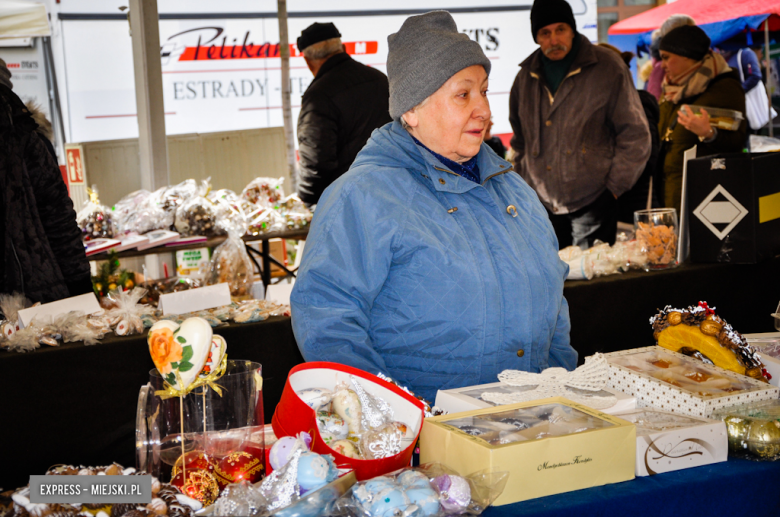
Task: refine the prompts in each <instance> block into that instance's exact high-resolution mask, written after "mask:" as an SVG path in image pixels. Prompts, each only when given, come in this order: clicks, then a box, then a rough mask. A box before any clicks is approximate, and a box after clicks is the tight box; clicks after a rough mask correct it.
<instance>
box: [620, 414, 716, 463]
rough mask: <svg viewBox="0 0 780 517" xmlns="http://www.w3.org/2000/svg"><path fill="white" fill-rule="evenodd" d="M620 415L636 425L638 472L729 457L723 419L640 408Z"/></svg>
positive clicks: (712, 461) (711, 461)
mask: <svg viewBox="0 0 780 517" xmlns="http://www.w3.org/2000/svg"><path fill="white" fill-rule="evenodd" d="M617 416H619V417H621V418H623V419H625V420H628V421H629V422H631V423H633V424H634V425H636V475H637V476H652V475H654V474H663V473H664V472H673V471H675V470H682V469H689V468H693V467H701V466H702V465H709V464H711V463H719V462H721V461H726V460H727V459H728V452H729V443H728V435H727V434H726V424H725V423H723V421H721V420H713V419H710V418H699V417H693V416H688V415H680V414H675V413H669V412H666V411H659V410H657V409H653V408H644V409H638V410H635V411H630V412H627V413H620V414H618V415H617Z"/></svg>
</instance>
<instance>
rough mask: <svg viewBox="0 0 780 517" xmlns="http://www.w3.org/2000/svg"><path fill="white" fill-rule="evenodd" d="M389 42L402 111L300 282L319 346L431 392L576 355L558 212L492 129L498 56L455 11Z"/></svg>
mask: <svg viewBox="0 0 780 517" xmlns="http://www.w3.org/2000/svg"><path fill="white" fill-rule="evenodd" d="M388 43H389V49H390V51H389V55H388V62H387V71H388V79H389V81H390V115H391V117H392V118H393V120H394V121H393V122H391V123H389V124H387V125H385V126H383V127H382V128H380V129H378V130H376V131H374V133H373V135H372V136H371V139H370V140H369V141H368V143H367V144H366V146H365V147H364V148H363V150H362V151H361V152H360V153H359V154H358V156H357V159H356V160H355V163H354V164H353V165H352V168H351V169H350V170H349V171H348V172H347V173H346V174H345V175H344V176H342V177H341V178H340V179H338V180H337V181H336V182H335V183H333V185H331V186H330V187H329V188H328V189H327V190H326V191H325V193H324V194H323V196H322V198H321V200H320V203H319V205H318V207H317V212H316V214H315V216H314V221H313V223H312V227H311V231H310V233H309V238H308V242H307V245H306V250H305V252H304V256H303V261H302V264H301V268H300V270H299V273H298V279H297V281H296V284H295V287H294V289H293V293H292V297H291V304H292V318H293V329H294V331H295V337H296V339H297V341H298V346H299V347H300V349H301V351H302V353H303V356H304V357H305V358H306V360H307V361H335V362H339V363H344V364H348V365H351V366H354V367H357V368H361V369H363V370H367V371H369V372H372V373H384V374H386V375H389V376H391V377H392V378H394V379H395V380H396V381H398V382H399V383H401V384H404V385H407V386H408V387H409V388H410V389H412V390H413V391H415V392H416V393H417V394H418V395H420V396H423V397H426V398H429V399H432V398H433V397H434V396H435V394H436V390H437V389H448V388H455V387H461V386H468V385H474V384H481V383H487V382H495V381H496V375H497V374H498V373H500V372H501V371H502V370H504V369H507V368H511V369H519V370H526V371H535V372H538V371H540V370H542V369H544V368H547V367H550V366H562V367H565V368H568V369H573V368H574V367H575V366H576V363H577V353H576V352H575V351H574V350H573V349H572V348H571V346H570V344H569V328H570V323H569V310H568V305H567V303H566V300H565V298H564V297H563V282H564V280H565V278H566V275H567V272H568V271H567V270H568V268H567V266H566V265H565V264H564V263H563V262H561V260H560V259H559V258H558V254H557V250H558V243H557V240H556V237H555V233H554V231H553V228H552V225H551V224H550V221H549V219H548V217H547V214H546V212H545V210H544V207H543V206H542V205H541V203H540V202H539V199H538V197H537V195H536V193H535V192H534V191H533V190H532V189H531V188H530V187H529V186H528V185H527V184H526V183H525V182H524V181H523V179H522V178H521V177H520V176H519V175H518V174H516V173H514V172H513V171H512V166H511V165H510V164H509V163H508V162H506V161H505V160H503V159H501V158H499V157H498V156H497V155H496V154H495V153H494V152H493V151H491V150H490V148H489V147H488V146H487V145H486V144H483V136H484V134H485V131H486V130H487V128H488V125H489V123H490V105H489V103H488V99H487V87H488V74H489V72H490V61H489V60H488V59H487V57H486V56H485V54H484V53H483V51H482V48H481V47H480V45H479V44H478V43H476V42H473V41H471V40H469V38H468V37H467V36H466V35H464V34H461V33H459V32H458V29H457V26H456V25H455V22H454V20H453V19H452V17H451V16H450V14H449V13H447V12H445V11H434V12H431V13H427V14H424V15H420V16H413V17H410V18H408V19H407V20H406V21H405V22H404V24H403V26H402V27H401V29H400V30H399V31H398V32H397V33H396V34H392V35H391V36H389V37H388Z"/></svg>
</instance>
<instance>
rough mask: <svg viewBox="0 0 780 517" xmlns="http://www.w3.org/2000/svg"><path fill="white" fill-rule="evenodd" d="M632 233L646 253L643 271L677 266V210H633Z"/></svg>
mask: <svg viewBox="0 0 780 517" xmlns="http://www.w3.org/2000/svg"><path fill="white" fill-rule="evenodd" d="M634 235H635V238H636V240H637V241H638V242H639V243H640V244H641V248H642V251H643V252H644V253H646V254H647V263H646V264H645V265H644V266H643V267H644V270H645V271H654V270H659V269H669V268H673V267H676V266H677V240H678V225H677V210H676V209H674V208H653V209H650V210H637V211H636V212H634Z"/></svg>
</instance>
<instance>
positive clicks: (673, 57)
mask: <svg viewBox="0 0 780 517" xmlns="http://www.w3.org/2000/svg"><path fill="white" fill-rule="evenodd" d="M696 63H697V61H695V60H693V59H691V58H689V57H683V56H679V55H677V54H672V53H671V52H667V51H665V50H662V51H661V67H662V68H663V69H664V72H666V76H667V77H669V78H670V79H675V78H677V77H680V76H681V75H682V74H684V73H685V72H687V71H688V70H690V69H691V67H693V65H695V64H696Z"/></svg>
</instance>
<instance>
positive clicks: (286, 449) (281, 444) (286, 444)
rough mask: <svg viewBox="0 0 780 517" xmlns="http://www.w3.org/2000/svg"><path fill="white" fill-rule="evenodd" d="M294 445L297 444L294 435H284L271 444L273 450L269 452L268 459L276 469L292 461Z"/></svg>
mask: <svg viewBox="0 0 780 517" xmlns="http://www.w3.org/2000/svg"><path fill="white" fill-rule="evenodd" d="M293 445H295V437H294V436H282V437H281V438H279V440H277V441H276V443H274V444H273V445H272V446H271V452H270V453H269V454H268V461H269V463H271V466H272V467H273V469H274V470H279V469H280V468H282V467H284V466H285V465H287V462H288V461H290V454H292V451H293Z"/></svg>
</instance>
